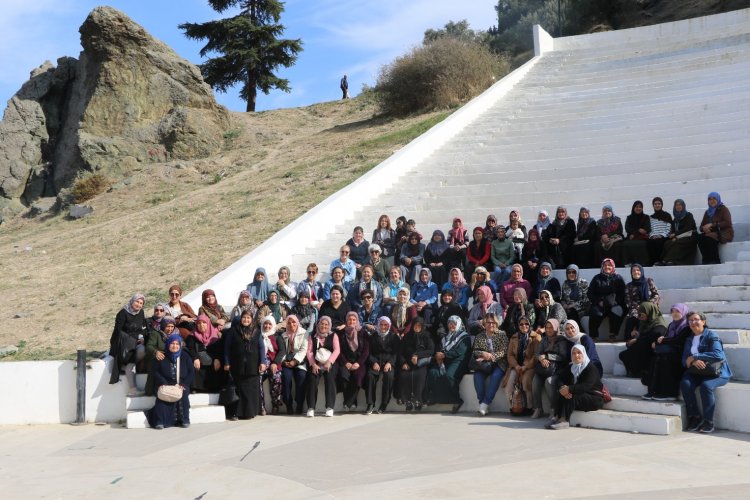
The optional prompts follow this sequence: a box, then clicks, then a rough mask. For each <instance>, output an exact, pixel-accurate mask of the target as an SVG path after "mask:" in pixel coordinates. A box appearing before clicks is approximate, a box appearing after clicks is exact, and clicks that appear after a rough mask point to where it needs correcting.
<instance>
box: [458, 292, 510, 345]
mask: <svg viewBox="0 0 750 500" xmlns="http://www.w3.org/2000/svg"><path fill="white" fill-rule="evenodd" d="M490 313H491V314H494V315H496V316H497V317H498V318H502V317H503V307H502V306H501V305H500V303H499V302H495V295H494V294H493V293H492V289H491V288H490V287H488V286H486V285H485V286H480V287H479V288H478V289H477V298H476V300H475V301H474V305H473V306H471V310H470V311H469V318H468V319H467V320H466V324H467V325H468V327H469V334H470V335H478V334H479V333H480V332H483V331H484V323H483V320H484V317H485V316H487V315H488V314H490Z"/></svg>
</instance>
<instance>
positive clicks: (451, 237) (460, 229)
mask: <svg viewBox="0 0 750 500" xmlns="http://www.w3.org/2000/svg"><path fill="white" fill-rule="evenodd" d="M448 244H449V245H450V247H451V248H450V252H449V256H448V263H447V266H446V267H448V268H449V269H450V268H454V267H457V268H459V269H463V268H464V262H466V248H467V247H468V246H469V235H468V234H467V232H466V229H465V228H464V223H463V221H462V220H461V218H460V217H454V218H453V224H452V227H451V229H450V231H448Z"/></svg>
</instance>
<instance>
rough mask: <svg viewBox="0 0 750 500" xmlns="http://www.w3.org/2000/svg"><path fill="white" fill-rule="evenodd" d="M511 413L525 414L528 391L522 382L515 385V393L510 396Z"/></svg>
mask: <svg viewBox="0 0 750 500" xmlns="http://www.w3.org/2000/svg"><path fill="white" fill-rule="evenodd" d="M510 413H511V415H523V414H525V413H526V392H525V391H524V390H523V388H522V387H521V382H520V381H519V382H516V384H515V385H514V386H513V395H512V396H511V398H510Z"/></svg>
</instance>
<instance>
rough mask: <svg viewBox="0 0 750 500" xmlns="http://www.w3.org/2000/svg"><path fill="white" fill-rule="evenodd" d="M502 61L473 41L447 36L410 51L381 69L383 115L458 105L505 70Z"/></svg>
mask: <svg viewBox="0 0 750 500" xmlns="http://www.w3.org/2000/svg"><path fill="white" fill-rule="evenodd" d="M508 69H509V63H508V61H507V59H506V58H503V57H499V56H497V55H495V54H493V53H491V52H490V51H489V50H488V49H487V48H485V47H483V46H481V45H478V44H476V43H471V42H466V41H461V40H456V39H453V38H449V37H445V38H440V39H437V40H434V41H432V42H431V43H430V44H428V45H423V46H420V47H417V48H415V49H413V50H412V51H411V52H409V53H408V54H406V55H404V56H401V57H399V58H397V59H396V60H395V61H393V62H392V63H391V64H388V65H385V66H383V67H382V68H381V69H380V73H379V75H378V81H377V85H376V90H377V93H378V100H379V104H380V107H381V111H382V112H383V113H385V114H389V115H406V114H409V113H413V112H416V111H427V110H432V109H445V108H450V107H454V106H458V105H460V104H462V103H464V102H466V101H468V100H469V99H471V98H472V97H474V96H476V95H477V94H479V93H481V92H482V91H484V90H485V89H487V87H489V86H490V85H492V84H493V83H494V82H495V81H497V80H499V79H500V78H502V77H503V76H505V74H506V73H507V72H508Z"/></svg>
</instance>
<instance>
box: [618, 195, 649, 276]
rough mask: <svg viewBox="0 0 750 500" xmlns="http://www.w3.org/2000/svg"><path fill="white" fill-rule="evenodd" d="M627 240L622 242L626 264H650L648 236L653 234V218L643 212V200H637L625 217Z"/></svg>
mask: <svg viewBox="0 0 750 500" xmlns="http://www.w3.org/2000/svg"><path fill="white" fill-rule="evenodd" d="M625 232H626V233H627V234H626V236H625V241H623V243H622V259H623V262H625V265H630V264H635V263H638V264H642V265H644V266H650V265H651V262H650V261H649V257H648V245H647V241H648V237H649V234H651V218H650V217H649V216H648V215H646V214H645V213H644V212H643V202H642V201H641V200H636V201H635V202H634V203H633V208H631V210H630V215H628V217H627V218H626V219H625Z"/></svg>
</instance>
